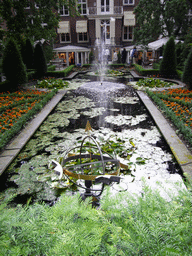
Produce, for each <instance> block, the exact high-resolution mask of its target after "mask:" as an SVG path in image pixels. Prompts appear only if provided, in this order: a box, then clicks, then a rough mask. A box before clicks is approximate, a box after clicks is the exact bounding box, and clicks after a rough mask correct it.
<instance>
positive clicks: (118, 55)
mask: <svg viewBox="0 0 192 256" xmlns="http://www.w3.org/2000/svg"><path fill="white" fill-rule="evenodd" d="M117 63H121V53H120V51H119V52H118V53H117Z"/></svg>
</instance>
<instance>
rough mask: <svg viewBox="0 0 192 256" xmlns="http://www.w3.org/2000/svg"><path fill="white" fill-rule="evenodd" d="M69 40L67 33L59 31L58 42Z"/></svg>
mask: <svg viewBox="0 0 192 256" xmlns="http://www.w3.org/2000/svg"><path fill="white" fill-rule="evenodd" d="M70 41H71V38H70V34H69V33H61V34H60V42H61V43H68V42H70Z"/></svg>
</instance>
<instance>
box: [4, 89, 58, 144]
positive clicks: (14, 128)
mask: <svg viewBox="0 0 192 256" xmlns="http://www.w3.org/2000/svg"><path fill="white" fill-rule="evenodd" d="M55 93H56V90H54V91H52V92H42V91H37V90H32V91H29V90H27V91H16V92H14V93H9V92H7V93H1V94H0V149H2V148H3V147H4V146H5V145H6V144H7V142H8V141H9V140H10V139H11V138H12V137H13V136H14V135H15V134H16V133H17V132H19V130H20V129H21V128H22V127H23V125H25V123H26V122H27V121H28V120H29V119H30V118H31V117H32V116H33V115H34V114H36V113H37V112H38V111H39V110H41V108H42V107H43V106H44V105H45V104H46V103H47V102H48V101H49V100H50V99H51V98H52V97H53V95H54V94H55Z"/></svg>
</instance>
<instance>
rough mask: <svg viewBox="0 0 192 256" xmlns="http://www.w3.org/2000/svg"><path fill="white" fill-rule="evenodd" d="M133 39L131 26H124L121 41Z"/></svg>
mask: <svg viewBox="0 0 192 256" xmlns="http://www.w3.org/2000/svg"><path fill="white" fill-rule="evenodd" d="M130 40H133V27H132V26H126V27H124V29H123V41H130Z"/></svg>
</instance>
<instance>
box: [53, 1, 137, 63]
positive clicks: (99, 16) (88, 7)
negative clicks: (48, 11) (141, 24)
mask: <svg viewBox="0 0 192 256" xmlns="http://www.w3.org/2000/svg"><path fill="white" fill-rule="evenodd" d="M138 3H139V0H78V5H77V10H78V12H79V13H80V16H70V15H69V10H68V8H67V6H62V7H61V8H60V9H59V10H58V12H59V13H60V14H61V21H60V23H59V27H58V28H57V39H56V43H55V45H54V48H55V50H56V49H59V48H60V51H57V50H56V52H58V53H59V58H63V60H64V62H66V61H67V60H66V53H65V47H66V46H69V45H71V46H79V47H84V48H89V50H90V51H91V52H92V53H93V56H94V57H95V58H98V53H97V47H98V46H99V45H100V44H101V42H102V41H104V43H105V45H106V47H107V48H108V49H109V59H110V60H112V58H113V52H114V51H116V52H118V51H119V50H120V49H122V48H123V47H126V46H130V45H132V44H133V28H134V26H135V25H136V18H135V14H134V13H133V11H134V8H135V7H136V6H137V5H138ZM62 49H63V52H62ZM68 52H69V51H68ZM69 55H70V56H68V58H69V59H70V61H69V60H68V63H69V65H70V64H72V63H75V64H77V62H80V61H79V58H77V57H76V58H75V56H74V53H72V52H71V53H70V52H69ZM80 59H82V57H80ZM87 62H88V60H87V57H86V60H85V63H87Z"/></svg>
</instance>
